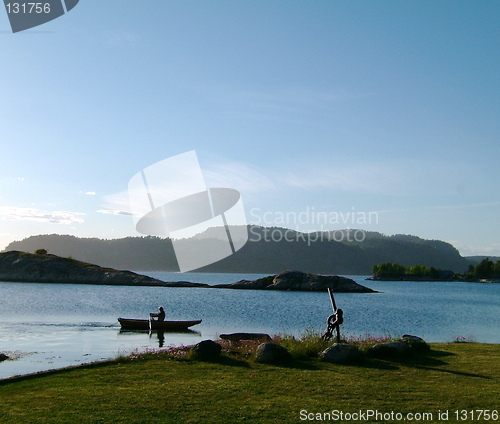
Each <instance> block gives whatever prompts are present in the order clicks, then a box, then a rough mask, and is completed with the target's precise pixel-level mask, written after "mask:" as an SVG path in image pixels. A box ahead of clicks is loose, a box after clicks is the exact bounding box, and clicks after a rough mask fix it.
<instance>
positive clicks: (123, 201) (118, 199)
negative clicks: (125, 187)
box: [97, 191, 132, 215]
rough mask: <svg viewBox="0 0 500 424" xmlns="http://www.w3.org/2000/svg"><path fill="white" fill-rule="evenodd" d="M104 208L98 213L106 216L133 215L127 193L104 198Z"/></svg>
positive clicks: (123, 192) (121, 192)
mask: <svg viewBox="0 0 500 424" xmlns="http://www.w3.org/2000/svg"><path fill="white" fill-rule="evenodd" d="M102 200H103V206H104V207H103V208H102V209H99V210H98V211H97V212H98V213H102V214H106V215H132V212H131V210H130V202H129V197H128V192H127V191H120V192H118V193H114V194H108V195H106V196H103V197H102Z"/></svg>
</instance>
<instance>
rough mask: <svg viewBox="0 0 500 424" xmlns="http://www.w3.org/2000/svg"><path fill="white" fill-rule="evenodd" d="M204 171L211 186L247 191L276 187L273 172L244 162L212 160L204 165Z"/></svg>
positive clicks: (206, 182)
mask: <svg viewBox="0 0 500 424" xmlns="http://www.w3.org/2000/svg"><path fill="white" fill-rule="evenodd" d="M202 173H203V177H204V179H205V184H206V185H207V187H209V188H212V187H227V188H234V189H236V190H239V191H240V192H247V193H248V192H258V191H267V190H272V189H275V188H276V181H275V178H273V176H272V173H269V172H266V171H263V170H261V169H259V168H258V167H256V166H252V165H249V164H246V163H242V162H229V161H225V162H223V161H220V162H219V161H218V162H212V163H210V164H207V165H205V166H203V165H202Z"/></svg>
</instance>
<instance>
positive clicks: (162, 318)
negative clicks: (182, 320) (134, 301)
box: [149, 306, 165, 321]
mask: <svg viewBox="0 0 500 424" xmlns="http://www.w3.org/2000/svg"><path fill="white" fill-rule="evenodd" d="M149 317H150V318H158V321H165V311H164V310H163V306H160V307H159V308H158V313H156V314H153V313H151V314H149Z"/></svg>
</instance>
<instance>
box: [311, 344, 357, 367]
mask: <svg viewBox="0 0 500 424" xmlns="http://www.w3.org/2000/svg"><path fill="white" fill-rule="evenodd" d="M319 356H320V358H321V359H323V360H324V361H327V362H335V363H338V364H346V363H349V362H356V361H359V360H360V358H361V353H360V351H359V349H358V347H357V346H355V345H350V344H347V343H335V344H334V345H332V346H330V347H329V348H327V349H325V350H324V351H323V352H321V353H320V354H319Z"/></svg>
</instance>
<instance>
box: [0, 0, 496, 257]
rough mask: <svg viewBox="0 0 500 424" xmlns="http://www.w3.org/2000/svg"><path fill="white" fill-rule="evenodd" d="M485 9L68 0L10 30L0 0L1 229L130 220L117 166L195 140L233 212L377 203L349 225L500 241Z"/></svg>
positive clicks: (2, 241)
mask: <svg viewBox="0 0 500 424" xmlns="http://www.w3.org/2000/svg"><path fill="white" fill-rule="evenodd" d="M499 21H500V2H498V1H496V0H495V1H488V0H484V1H481V2H475V1H461V2H456V1H439V2H435V1H400V0H395V1H384V0H377V1H374V0H373V1H369V0H363V1H356V0H354V1H353V0H349V1H347V0H346V1H320V0H317V1H290V0H287V1H274V0H273V1H215V0H214V1H204V2H200V1H189V0H182V1H181V0H179V1H161V2H160V1H158V2H143V1H139V0H106V1H98V0H81V1H80V3H79V4H78V6H77V7H75V8H74V9H73V10H72V11H71V12H69V13H68V14H66V15H64V16H62V17H60V18H58V19H56V20H54V21H52V22H49V23H47V24H45V25H42V26H39V27H37V28H33V29H32V30H27V31H23V32H20V33H16V34H12V33H11V31H10V27H9V22H8V19H7V14H6V13H0V48H1V51H2V58H3V60H2V66H1V67H0V95H1V97H2V102H1V106H0V108H1V113H0V143H1V155H0V248H3V247H4V246H5V245H6V244H8V243H9V242H10V241H13V240H19V239H23V238H25V237H28V236H30V235H35V234H51V233H60V234H74V235H77V236H80V237H101V238H117V237H124V236H129V235H132V236H133V235H139V234H138V233H137V232H136V231H135V229H134V225H133V221H132V218H131V217H130V216H129V215H127V212H128V211H129V207H128V198H127V185H128V181H129V180H130V178H132V176H133V175H134V174H136V173H137V172H139V171H140V170H141V169H143V168H145V167H147V166H149V165H151V164H153V163H156V162H158V161H160V160H162V159H165V158H168V157H171V156H174V155H177V154H180V153H184V152H186V151H190V150H195V151H196V152H197V155H198V159H199V161H200V164H201V166H202V169H203V171H204V176H205V179H206V182H207V185H209V186H212V187H231V188H236V189H238V190H239V191H240V192H241V195H242V199H243V202H244V205H245V209H246V212H247V219H248V221H249V222H253V223H258V222H257V221H259V217H260V219H261V221H264V219H263V217H264V214H266V213H267V215H265V216H266V217H275V218H278V217H280V216H281V215H283V214H285V213H288V214H289V215H288V216H292V215H290V214H293V213H295V214H297V215H298V214H299V213H301V212H304V213H306V214H309V216H312V213H313V211H314V212H317V213H319V212H324V213H328V214H330V213H336V214H340V213H342V214H344V216H345V214H347V213H357V214H358V216H359V214H362V213H368V212H376V213H377V216H378V219H377V221H376V222H371V223H368V224H366V225H350V226H351V227H355V228H358V227H362V228H364V229H366V230H371V231H379V232H382V233H384V234H388V235H389V234H398V233H403V234H414V235H417V236H420V237H423V238H429V239H441V240H445V241H448V242H451V243H453V244H454V245H455V246H456V247H457V248H458V249H459V250H460V252H461V253H462V254H464V255H470V254H488V255H500V237H499V236H500V226H499V225H498V223H499V222H498V221H499V216H500V196H499V190H498V182H499V176H500V171H499V167H498V157H499V156H500V155H499V153H500V147H499V135H500V119H499V112H500V73H499V72H498V69H500V49H499V48H498V46H499V45H500V27H499V25H498V22H499ZM289 221H292V220H289ZM306 221H307V220H306ZM310 221H311V222H301V223H297V222H288V223H287V222H285V223H284V224H281V225H282V226H288V227H291V228H294V229H295V228H297V229H299V230H302V231H310V230H317V229H321V228H320V226H318V225H317V224H314V223H313V222H312V219H311V220H310ZM261 223H262V222H261ZM266 224H271V223H270V222H267V219H266ZM286 224H288V225H286ZM345 227H346V225H343V224H342V223H339V224H335V223H328V224H327V225H323V228H322V229H328V230H331V229H341V228H345Z"/></svg>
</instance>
